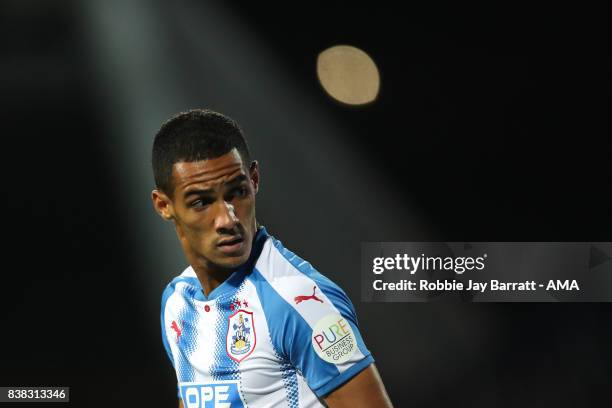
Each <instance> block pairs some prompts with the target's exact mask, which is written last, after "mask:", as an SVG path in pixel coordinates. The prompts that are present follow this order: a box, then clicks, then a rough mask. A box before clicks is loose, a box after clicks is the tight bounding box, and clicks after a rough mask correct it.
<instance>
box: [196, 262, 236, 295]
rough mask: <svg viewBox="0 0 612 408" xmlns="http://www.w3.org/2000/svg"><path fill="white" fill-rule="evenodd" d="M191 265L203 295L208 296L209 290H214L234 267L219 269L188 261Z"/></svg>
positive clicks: (228, 275)
mask: <svg viewBox="0 0 612 408" xmlns="http://www.w3.org/2000/svg"><path fill="white" fill-rule="evenodd" d="M190 264H191V267H192V268H193V270H194V271H195V274H196V276H197V277H198V280H199V281H200V285H202V290H203V291H204V295H206V296H208V295H209V294H210V292H212V291H213V290H215V289H216V288H217V287H218V286H219V285H221V284H222V283H223V282H225V281H226V280H227V278H229V277H230V275H231V274H232V273H233V272H234V270H235V269H219V268H210V267H206V266H203V265H197V264H196V263H194V262H190Z"/></svg>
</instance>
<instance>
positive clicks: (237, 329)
mask: <svg viewBox="0 0 612 408" xmlns="http://www.w3.org/2000/svg"><path fill="white" fill-rule="evenodd" d="M228 320H229V321H228V323H229V324H228V328H227V338H226V347H227V354H228V355H229V356H230V358H231V359H232V360H234V361H236V362H238V363H239V362H241V361H242V360H244V359H245V358H247V357H248V356H249V354H251V353H252V352H253V350H254V349H255V343H256V337H255V325H254V324H253V312H247V311H245V310H243V309H239V310H237V311H236V312H235V313H234V314H232V315H231V316H230V317H229V319H228Z"/></svg>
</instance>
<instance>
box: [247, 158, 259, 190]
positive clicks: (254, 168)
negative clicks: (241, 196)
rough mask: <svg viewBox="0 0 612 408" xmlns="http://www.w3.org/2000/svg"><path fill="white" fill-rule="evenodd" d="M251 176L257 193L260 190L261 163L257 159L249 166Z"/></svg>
mask: <svg viewBox="0 0 612 408" xmlns="http://www.w3.org/2000/svg"><path fill="white" fill-rule="evenodd" d="M249 177H250V178H251V183H253V190H254V191H255V194H257V192H258V191H259V163H257V160H253V161H252V162H251V165H250V166H249Z"/></svg>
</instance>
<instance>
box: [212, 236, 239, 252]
mask: <svg viewBox="0 0 612 408" xmlns="http://www.w3.org/2000/svg"><path fill="white" fill-rule="evenodd" d="M243 246H244V238H242V237H241V236H238V237H234V238H230V239H225V240H223V241H221V242H219V243H218V244H217V248H219V250H220V251H221V252H224V253H226V254H232V253H235V252H239V251H240V250H241V249H242V248H243Z"/></svg>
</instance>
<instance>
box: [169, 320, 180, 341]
mask: <svg viewBox="0 0 612 408" xmlns="http://www.w3.org/2000/svg"><path fill="white" fill-rule="evenodd" d="M170 328H171V329H172V330H174V331H175V332H176V339H177V340H178V339H179V337H181V333H182V331H181V329H179V327H178V325H177V324H176V322H175V321H174V320H173V321H172V325H171V326H170Z"/></svg>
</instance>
